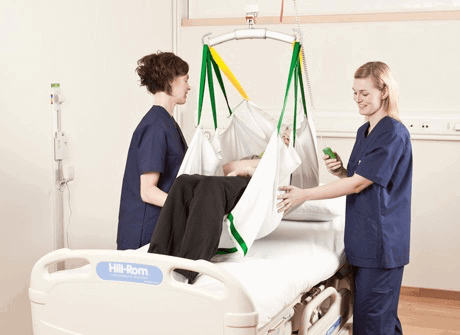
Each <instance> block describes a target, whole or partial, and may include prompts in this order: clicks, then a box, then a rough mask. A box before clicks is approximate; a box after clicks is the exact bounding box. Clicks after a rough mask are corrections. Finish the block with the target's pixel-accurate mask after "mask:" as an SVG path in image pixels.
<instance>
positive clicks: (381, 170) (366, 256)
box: [345, 117, 412, 268]
mask: <svg viewBox="0 0 460 335" xmlns="http://www.w3.org/2000/svg"><path fill="white" fill-rule="evenodd" d="M368 129H369V123H366V124H364V125H363V126H361V127H360V128H359V129H358V133H357V136H356V143H355V146H354V148H353V151H352V153H351V157H350V160H349V162H348V167H347V169H348V176H349V177H351V176H352V175H353V174H355V173H357V174H358V175H360V176H362V177H364V178H367V179H369V180H371V181H373V182H374V183H373V184H372V185H371V186H369V187H367V188H366V189H364V190H363V191H361V192H360V193H358V194H351V195H349V196H347V207H346V224H345V253H346V255H347V260H348V262H349V263H350V264H352V265H355V266H360V267H367V268H395V267H400V266H404V265H406V264H408V263H409V238H410V215H411V189H412V147H411V143H410V135H409V132H408V131H407V129H406V127H404V125H403V124H402V123H401V122H399V121H397V120H395V119H393V118H390V117H384V118H383V119H382V120H380V121H379V123H378V124H377V125H376V126H375V128H374V129H373V130H372V131H371V133H370V134H369V135H367V132H368Z"/></svg>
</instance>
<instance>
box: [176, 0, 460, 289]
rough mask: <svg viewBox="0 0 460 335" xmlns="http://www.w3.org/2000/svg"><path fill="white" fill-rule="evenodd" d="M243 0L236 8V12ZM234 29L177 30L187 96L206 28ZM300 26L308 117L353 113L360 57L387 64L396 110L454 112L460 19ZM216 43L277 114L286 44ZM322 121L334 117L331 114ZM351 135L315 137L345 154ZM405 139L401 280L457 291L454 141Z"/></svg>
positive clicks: (207, 120) (257, 98) (192, 112)
mask: <svg viewBox="0 0 460 335" xmlns="http://www.w3.org/2000/svg"><path fill="white" fill-rule="evenodd" d="M192 3H198V2H193V1H192V2H191V4H192ZM233 5H234V7H233ZM290 5H291V1H287V2H286V6H290ZM244 6H245V4H242V5H241V6H240V7H242V8H243V13H244ZM236 7H237V4H233V3H232V8H236ZM197 8H198V9H199V7H195V13H198V14H196V15H197V17H206V13H205V14H203V12H199V11H196V9H197ZM215 8H218V5H217V4H216V5H215V7H214V5H213V4H210V3H209V2H208V7H206V10H207V11H208V13H210V14H209V16H210V17H213V16H214V17H219V15H218V14H216V13H215V12H214V11H213V10H214V9H215ZM263 8H264V3H263V2H261V1H259V9H260V11H261V12H262V10H263ZM235 10H236V9H235ZM216 11H218V9H216ZM313 11H314V9H313ZM299 14H300V15H305V14H308V13H303V12H300V13H299ZM270 15H274V14H270ZM228 16H232V15H228ZM233 16H238V15H233ZM256 27H258V28H265V27H266V28H268V29H272V30H276V31H282V32H285V33H292V28H295V27H296V26H295V25H284V24H283V25H271V26H270V25H269V26H263V27H261V26H260V27H259V26H257V25H256ZM241 28H246V27H244V26H216V27H199V26H198V27H183V28H182V30H181V50H183V51H184V57H185V58H186V59H187V60H188V61H190V63H191V64H192V67H191V82H192V83H195V85H194V87H193V89H192V94H190V95H189V99H190V102H192V101H196V99H197V98H196V92H197V90H198V87H199V69H200V61H201V47H202V44H201V38H202V36H203V35H204V34H206V33H208V32H212V35H213V36H218V35H220V34H222V33H226V32H229V31H232V30H234V29H241ZM301 28H302V32H303V34H304V42H305V48H306V55H307V57H306V58H307V62H308V68H309V71H310V78H311V81H312V91H313V97H314V104H315V107H316V108H315V117H316V118H320V117H323V116H324V115H332V114H334V113H339V114H343V115H346V116H352V115H356V114H357V111H356V107H355V104H354V102H353V99H352V94H351V92H352V90H351V85H352V80H353V79H352V78H353V73H354V71H355V70H356V68H357V67H358V66H360V65H361V64H363V63H365V62H367V61H371V60H382V61H384V62H386V63H388V64H389V65H390V67H391V68H392V70H393V72H394V74H395V77H396V79H397V81H398V84H399V86H400V107H401V113H402V116H403V117H407V116H410V117H419V116H425V117H437V116H446V117H452V118H456V119H460V98H459V95H458V94H457V91H458V78H459V77H460V63H459V61H458V57H457V55H459V54H460V40H459V39H453V38H452V36H454V35H455V36H458V35H459V34H460V21H426V22H387V23H382V22H370V23H343V24H342V23H334V24H303V25H302V26H301ZM216 50H217V51H218V52H219V53H220V55H221V56H222V58H223V59H224V60H225V61H226V63H227V64H228V65H229V67H230V68H231V69H232V71H233V72H234V74H235V75H236V77H237V78H238V79H239V80H240V82H241V84H242V86H243V87H244V88H245V89H246V91H247V93H248V95H249V97H250V99H251V100H252V101H253V102H255V103H256V104H258V105H259V106H260V107H262V108H264V109H265V110H267V111H270V112H271V113H272V114H273V115H276V114H279V112H280V110H281V107H282V101H283V94H284V89H285V83H286V79H287V71H288V68H289V57H290V54H291V48H290V46H289V45H287V44H284V43H281V42H275V41H270V40H251V41H249V40H242V41H231V42H227V43H225V44H221V45H218V46H216ZM216 87H217V86H216ZM226 88H227V93H228V94H229V97H230V101H231V104H232V105H233V106H235V105H236V104H237V103H238V102H239V101H240V100H241V97H240V96H239V95H238V93H237V92H236V90H235V89H233V87H232V86H231V84H230V83H229V82H228V81H226ZM217 92H218V93H217V96H218V98H219V99H218V106H220V108H219V110H220V122H221V124H223V125H224V124H225V122H226V119H225V115H226V113H227V111H226V107H225V104H224V102H223V99H222V97H221V94H220V91H219V89H217ZM190 102H189V103H188V104H187V107H186V109H185V110H184V119H185V120H187V122H186V123H185V124H184V131H185V133H186V137H187V138H188V139H190V138H191V135H192V134H193V131H194V127H193V126H192V125H193V124H194V123H196V103H194V104H191V103H190ZM291 102H292V99H291ZM209 106H210V103H209V100H208V97H207V95H206V98H205V108H207V110H208V112H206V111H205V114H203V116H202V118H203V124H204V125H205V126H209V127H211V126H212V121H211V116H210V113H209V109H210V107H209ZM310 111H312V110H310ZM328 113H330V114H328ZM330 122H341V121H337V119H334V117H330ZM358 122H359V120H358ZM344 127H346V126H345V125H344ZM353 127H355V126H353ZM353 129H354V130H355V129H356V128H353ZM346 130H348V131H353V130H352V129H346ZM414 137H415V136H414ZM457 137H458V136H457ZM353 143H354V139H353V138H341V137H332V138H329V137H328V138H326V137H325V138H319V141H318V145H319V149H322V147H324V146H326V145H329V146H331V147H332V148H333V149H334V150H336V151H338V152H339V154H340V155H341V156H342V157H343V158H344V160H345V161H346V160H347V159H348V157H349V155H350V153H351V149H352V146H353ZM412 145H413V155H414V172H413V198H412V200H413V205H412V236H411V263H410V264H409V266H408V267H407V268H406V271H405V276H404V282H403V285H405V286H413V287H423V288H434V289H445V290H456V291H460V282H459V281H458V279H457V278H459V277H460V265H459V262H458V258H459V257H460V246H459V243H458V241H459V240H460V226H459V225H458V218H459V217H460V208H459V206H458V204H459V203H460V193H459V192H458V190H459V189H460V179H459V178H458V176H457V175H458V172H457V171H458V166H459V164H460V156H459V155H458V152H460V141H429V140H419V139H413V140H412ZM321 155H322V154H321V153H320V156H321ZM320 167H321V168H320V177H321V181H322V182H327V181H331V180H332V179H333V177H332V176H329V175H328V173H327V172H326V171H325V169H324V167H323V165H322V164H320Z"/></svg>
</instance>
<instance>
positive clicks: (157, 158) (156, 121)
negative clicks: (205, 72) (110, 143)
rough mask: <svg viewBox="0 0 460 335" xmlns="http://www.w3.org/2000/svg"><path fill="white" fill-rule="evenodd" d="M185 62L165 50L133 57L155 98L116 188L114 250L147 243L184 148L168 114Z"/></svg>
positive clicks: (182, 96) (183, 96) (185, 87)
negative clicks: (118, 192)
mask: <svg viewBox="0 0 460 335" xmlns="http://www.w3.org/2000/svg"><path fill="white" fill-rule="evenodd" d="M188 71H189V66H188V64H187V63H186V62H185V61H184V60H182V59H181V58H180V57H178V56H176V55H174V54H173V53H171V52H158V53H156V54H151V55H147V56H145V57H143V58H141V59H140V60H139V61H138V67H137V68H136V72H137V74H138V75H139V77H140V82H141V86H145V87H146V88H147V90H148V91H149V92H150V93H151V94H153V95H154V96H155V103H154V105H153V106H152V108H151V109H150V110H149V111H148V112H147V114H145V116H144V117H143V119H142V120H141V122H140V123H139V125H138V126H137V128H136V130H135V131H134V134H133V136H132V139H131V144H130V146H129V151H128V158H127V161H126V168H125V174H124V177H123V186H122V191H121V200H120V212H119V220H118V235H117V248H118V249H119V250H125V249H137V248H140V247H142V246H143V245H145V244H148V243H150V238H151V237H152V233H153V231H154V229H155V225H156V222H157V220H158V217H159V215H160V211H161V208H162V207H163V205H164V203H165V201H166V197H167V195H168V192H169V190H170V188H171V186H172V184H173V182H174V180H175V178H176V176H177V172H178V171H179V168H180V166H181V164H182V160H183V158H184V156H185V152H186V150H187V143H186V141H185V139H184V136H183V134H182V131H181V129H180V127H179V125H178V124H177V122H176V121H175V120H174V118H173V111H174V107H175V106H176V105H182V104H184V103H185V102H186V100H187V93H188V91H189V90H190V86H189V84H188Z"/></svg>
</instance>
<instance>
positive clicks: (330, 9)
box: [188, 0, 460, 19]
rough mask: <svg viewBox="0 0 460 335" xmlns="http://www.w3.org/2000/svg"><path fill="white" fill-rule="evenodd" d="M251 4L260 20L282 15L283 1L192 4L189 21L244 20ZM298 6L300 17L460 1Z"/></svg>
mask: <svg viewBox="0 0 460 335" xmlns="http://www.w3.org/2000/svg"><path fill="white" fill-rule="evenodd" d="M248 4H255V5H258V6H259V16H279V15H280V12H281V0H278V1H273V0H232V1H228V0H189V3H188V6H189V19H203V18H229V17H245V14H246V5H248ZM296 5H297V13H298V15H325V14H355V13H400V12H423V11H452V10H460V0H450V1H448V0H439V1H419V0H404V1H401V0H352V1H343V0H328V1H324V0H296ZM284 15H286V16H294V15H295V10H294V1H293V0H284Z"/></svg>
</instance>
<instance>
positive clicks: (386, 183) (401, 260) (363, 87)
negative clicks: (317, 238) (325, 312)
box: [278, 62, 412, 335]
mask: <svg viewBox="0 0 460 335" xmlns="http://www.w3.org/2000/svg"><path fill="white" fill-rule="evenodd" d="M353 95H354V100H355V102H356V103H357V104H358V108H359V113H360V114H361V115H364V116H365V117H366V121H367V122H366V123H365V124H364V125H362V126H361V127H360V128H359V129H358V132H357V135H356V142H355V145H354V147H353V151H352V153H351V156H350V159H349V161H348V166H347V168H346V169H345V168H344V166H343V163H342V161H341V159H340V156H339V155H337V153H335V155H336V158H335V159H333V158H331V157H329V156H324V158H323V159H324V160H325V164H326V167H327V169H328V171H329V172H330V173H332V174H333V175H335V176H337V177H339V178H340V179H339V180H337V181H335V182H332V183H329V184H327V185H324V186H319V187H315V188H311V189H299V188H296V187H293V186H286V187H282V188H281V189H282V190H285V191H286V193H285V194H283V195H281V196H279V199H281V200H282V201H281V202H280V203H279V204H278V206H279V208H280V211H287V210H289V209H291V208H292V207H293V206H297V205H299V204H301V203H302V202H304V201H308V200H315V199H328V198H335V197H339V196H343V195H347V202H346V220H345V253H346V256H347V260H348V262H349V263H350V264H351V265H352V268H353V277H354V294H355V298H354V311H353V314H354V315H353V335H372V334H380V335H390V334H402V327H401V323H400V321H399V318H398V302H399V294H400V288H401V282H402V277H403V269H404V266H405V265H406V264H408V263H409V241H410V220H411V217H410V215H411V189H412V147H411V142H410V136H409V132H408V131H407V129H406V127H405V126H404V125H403V124H402V123H401V121H400V120H399V116H398V114H399V112H398V92H397V88H396V83H395V81H394V79H393V76H392V74H391V72H390V69H389V68H388V66H387V65H386V64H385V63H382V62H369V63H366V64H364V65H362V66H361V67H359V68H358V69H357V70H356V72H355V75H354V81H353Z"/></svg>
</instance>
